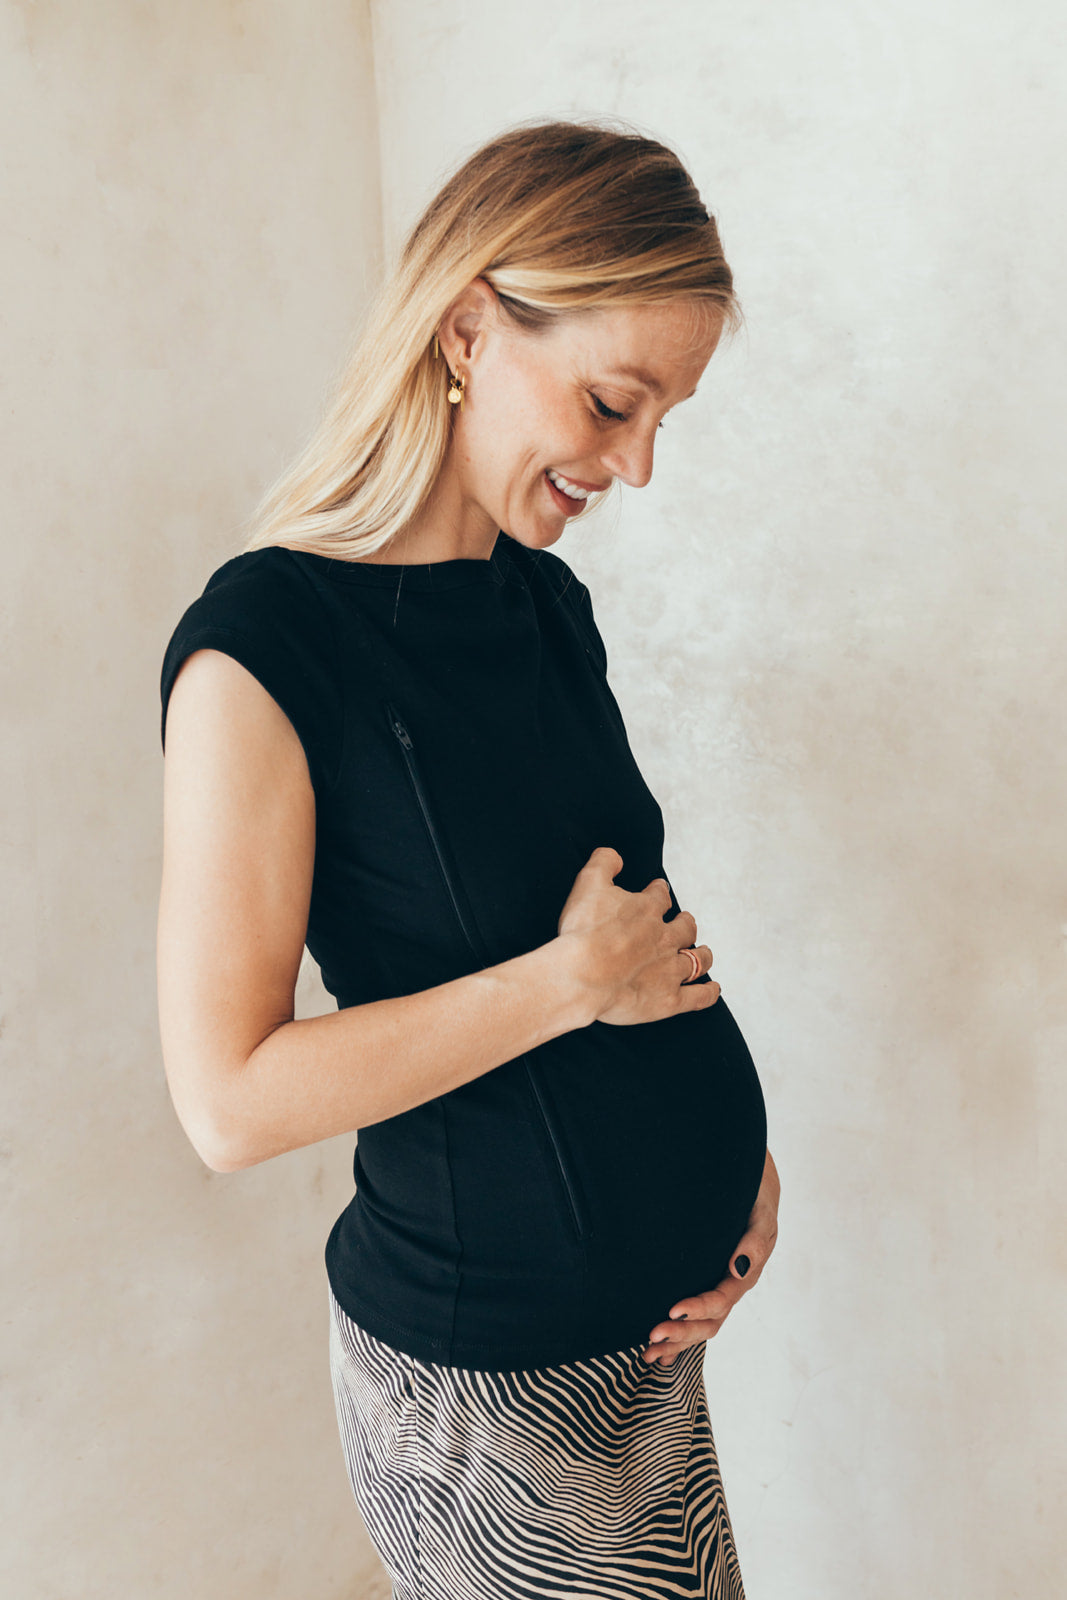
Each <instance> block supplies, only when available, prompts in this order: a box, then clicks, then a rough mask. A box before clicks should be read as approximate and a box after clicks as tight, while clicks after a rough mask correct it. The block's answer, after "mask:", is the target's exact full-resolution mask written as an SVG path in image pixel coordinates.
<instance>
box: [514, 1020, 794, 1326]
mask: <svg viewBox="0 0 1067 1600" xmlns="http://www.w3.org/2000/svg"><path fill="white" fill-rule="evenodd" d="M530 1059H531V1061H532V1063H533V1066H534V1069H535V1072H536V1074H537V1077H538V1079H539V1081H540V1085H541V1090H542V1094H543V1096H544V1099H545V1102H546V1109H547V1112H548V1117H549V1119H550V1122H551V1123H552V1124H554V1126H553V1130H552V1131H553V1134H554V1139H555V1143H556V1145H557V1148H558V1153H559V1158H560V1163H561V1168H562V1170H563V1173H564V1175H565V1178H566V1181H567V1183H568V1185H569V1187H570V1189H571V1192H572V1196H573V1200H574V1208H573V1211H574V1217H575V1219H576V1220H575V1228H576V1231H577V1233H578V1235H579V1238H580V1239H581V1240H582V1241H583V1242H584V1245H585V1250H586V1254H587V1258H588V1259H589V1261H590V1265H591V1267H592V1268H593V1269H594V1271H597V1270H599V1271H600V1272H603V1273H605V1274H607V1275H609V1276H610V1275H611V1274H612V1273H614V1272H616V1271H617V1270H619V1269H622V1270H624V1271H626V1272H628V1273H633V1272H637V1273H639V1274H644V1275H645V1276H646V1278H647V1281H648V1285H649V1291H650V1295H651V1296H652V1298H654V1297H655V1295H654V1294H653V1292H652V1291H653V1286H655V1293H659V1292H660V1291H661V1290H662V1291H665V1292H666V1293H667V1294H668V1295H669V1298H671V1299H679V1298H681V1297H682V1296H683V1295H686V1294H694V1293H699V1292H700V1291H702V1290H704V1289H710V1288H712V1287H713V1286H714V1284H715V1283H717V1282H718V1281H719V1279H720V1278H721V1277H722V1276H723V1274H724V1273H725V1271H726V1266H727V1263H728V1260H729V1256H730V1253H731V1252H732V1250H733V1248H734V1246H735V1245H736V1244H737V1241H738V1239H739V1238H740V1237H741V1234H742V1233H743V1232H744V1230H745V1226H746V1224H747V1219H748V1215H749V1212H750V1211H751V1208H752V1203H753V1201H754V1199H755V1197H756V1193H757V1191H758V1189H759V1184H760V1179H761V1177H762V1173H763V1165H764V1159H765V1155H766V1148H767V1121H766V1110H765V1106H764V1100H763V1093H762V1090H761V1088H760V1083H759V1078H758V1075H757V1073H756V1069H755V1066H754V1064H753V1061H752V1057H751V1055H750V1053H749V1051H748V1048H747V1046H746V1044H745V1041H744V1038H743V1037H742V1035H741V1031H740V1029H739V1028H738V1026H737V1024H736V1022H735V1021H734V1019H733V1016H732V1015H731V1013H730V1011H729V1009H728V1008H727V1006H726V1003H725V1001H723V1000H722V999H720V1000H718V1001H717V1002H716V1004H715V1005H713V1006H711V1007H709V1008H708V1009H707V1010H704V1011H698V1012H686V1013H684V1014H680V1015H678V1016H675V1017H670V1018H666V1019H664V1020H663V1021H660V1022H655V1023H648V1024H641V1025H637V1026H635V1027H612V1026H611V1025H609V1024H607V1023H593V1024H592V1025H591V1026H590V1027H589V1028H585V1029H581V1030H579V1031H578V1032H575V1033H570V1034H565V1035H563V1036H562V1037H561V1038H560V1039H557V1040H552V1041H551V1042H550V1044H548V1045H546V1046H542V1047H541V1049H540V1050H538V1051H535V1052H534V1053H533V1055H532V1056H531V1058H530ZM597 1264H599V1268H598V1266H597ZM675 1285H676V1286H675ZM632 1287H633V1286H632V1283H631V1292H632ZM666 1309H667V1308H666V1307H664V1308H663V1309H662V1310H661V1311H658V1312H657V1313H656V1316H657V1317H659V1316H662V1315H664V1314H665V1313H666Z"/></svg>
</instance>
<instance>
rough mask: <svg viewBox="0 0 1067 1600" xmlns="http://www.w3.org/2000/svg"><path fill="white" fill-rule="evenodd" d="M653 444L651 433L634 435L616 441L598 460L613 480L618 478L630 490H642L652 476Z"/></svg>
mask: <svg viewBox="0 0 1067 1600" xmlns="http://www.w3.org/2000/svg"><path fill="white" fill-rule="evenodd" d="M654 442H655V441H654V435H653V433H652V431H648V432H645V431H642V432H641V433H639V434H638V433H634V434H631V435H629V437H627V438H626V439H618V440H616V441H615V443H614V444H613V445H612V446H611V448H610V449H609V450H607V451H605V452H604V454H603V455H602V456H601V458H600V459H601V460H602V462H603V463H604V467H605V470H606V471H608V472H610V473H611V475H612V477H613V478H620V479H621V480H622V482H623V483H625V484H628V485H629V487H630V488H631V489H643V488H644V487H645V484H646V483H647V482H648V481H649V479H650V478H651V476H652V455H653V448H654Z"/></svg>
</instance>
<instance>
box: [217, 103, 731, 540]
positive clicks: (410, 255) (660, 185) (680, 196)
mask: <svg viewBox="0 0 1067 1600" xmlns="http://www.w3.org/2000/svg"><path fill="white" fill-rule="evenodd" d="M479 277H480V278H483V279H485V281H486V282H487V283H489V284H490V285H491V287H492V288H493V290H494V291H495V292H496V294H497V296H498V298H499V302H500V305H501V307H502V308H503V310H504V312H505V313H506V314H507V315H508V316H509V317H510V318H511V319H512V320H513V321H514V322H515V323H516V324H518V326H520V327H521V328H524V329H526V330H528V331H531V332H536V331H538V330H540V329H543V328H545V327H547V326H548V325H549V324H550V323H551V322H553V321H555V320H556V319H558V318H559V317H560V316H562V315H566V314H575V313H581V312H582V311H585V310H591V309H593V308H595V307H603V306H613V305H621V304H635V303H641V302H643V303H651V302H656V301H664V300H671V299H675V298H684V299H689V300H692V301H696V302H703V303H704V304H705V305H707V306H710V307H714V308H716V309H717V311H718V313H720V314H721V315H722V317H723V319H724V323H725V326H726V327H727V328H729V329H730V330H733V329H736V327H737V326H738V325H739V322H740V310H739V307H738V305H737V301H736V297H735V295H734V290H733V278H732V274H731V272H730V268H729V267H728V265H727V263H726V260H725V257H724V256H723V253H722V245H721V244H720V242H719V234H718V229H717V227H716V224H715V219H714V217H712V216H710V215H709V214H708V212H707V211H706V209H705V207H704V205H703V204H702V202H701V199H700V196H699V194H698V193H697V190H696V188H695V186H694V184H693V180H692V178H691V177H690V176H689V174H688V172H687V171H686V169H685V168H684V166H683V165H682V163H681V162H680V160H679V159H678V157H677V156H676V155H675V154H674V152H673V151H671V150H669V149H667V147H666V146H665V145H662V144H659V143H657V142H656V141H655V140H653V139H649V138H646V137H644V136H643V135H642V134H639V133H636V132H633V131H630V130H622V131H620V130H618V129H617V128H614V127H611V126H606V125H603V124H601V123H592V122H540V123H533V124H525V125H521V126H519V127H516V128H512V129H510V130H509V131H508V132H506V133H504V134H502V135H501V136H500V137H499V138H496V139H493V140H491V141H490V142H489V143H488V144H486V145H483V146H482V148H481V149H480V150H477V151H475V153H474V155H472V156H471V157H470V158H469V160H467V161H465V162H464V163H463V165H462V166H461V167H460V168H459V169H458V170H457V171H456V172H455V173H454V174H453V176H452V177H451V178H450V179H449V180H448V182H447V183H446V184H445V185H444V187H443V188H442V189H441V190H440V192H439V193H438V194H437V195H436V197H435V198H434V199H433V200H432V201H431V202H430V204H429V206H427V208H426V210H425V211H424V212H423V214H422V216H421V217H420V219H419V221H418V222H417V224H416V226H415V228H414V230H413V232H412V234H411V236H410V238H409V239H408V241H407V243H406V245H405V246H404V249H403V252H402V254H401V257H400V261H399V264H398V266H397V270H396V272H395V273H394V275H393V276H392V278H391V279H390V280H389V281H388V282H387V283H386V284H385V285H384V287H383V288H382V289H381V290H380V292H379V293H378V295H377V297H376V298H375V300H374V303H373V305H372V306H371V308H370V311H369V314H368V316H367V318H366V321H365V324H364V331H363V333H362V336H361V338H360V339H359V341H358V343H357V345H356V348H355V351H354V353H353V355H352V358H351V360H350V361H349V364H348V367H347V370H346V372H345V373H344V375H343V377H342V379H341V382H340V385H339V387H338V390H337V393H336V396H335V398H334V400H333V403H332V405H331V406H330V408H329V409H328V411H327V413H326V415H325V417H324V418H323V421H322V423H321V425H320V426H319V428H318V429H317V430H316V432H315V434H314V435H313V437H312V438H311V440H310V442H309V443H308V445H307V447H306V449H305V450H304V452H303V453H302V455H301V456H300V457H299V458H298V459H297V460H296V462H295V463H294V464H293V465H292V467H291V468H290V469H289V470H288V471H287V472H286V473H285V474H284V475H283V476H282V477H281V478H280V479H279V481H278V482H277V483H276V484H275V485H274V487H273V488H272V489H271V490H270V491H269V493H268V494H267V496H266V498H265V499H264V501H263V503H262V505H261V506H260V508H259V510H258V512H257V513H256V517H255V519H254V521H253V530H254V531H253V533H252V535H251V537H250V538H249V539H248V541H247V543H246V544H245V545H244V546H243V549H244V550H245V551H248V550H256V549H262V548H263V547H264V546H266V545H272V544H285V545H286V546H288V547H290V548H292V549H299V550H308V551H311V552H313V553H318V554H321V555H332V556H340V557H342V558H343V557H347V558H349V559H352V558H353V557H360V556H362V557H369V556H371V555H373V554H374V553H375V552H376V551H378V550H381V549H382V547H383V546H384V545H386V544H387V543H388V542H389V540H390V539H391V538H392V537H393V536H394V535H395V534H397V533H399V532H400V530H401V529H403V528H404V527H405V526H406V525H407V524H408V523H409V522H410V521H411V520H412V518H413V517H414V516H415V515H416V513H417V512H418V511H419V510H420V508H421V507H422V505H423V504H424V502H425V500H426V498H427V496H428V495H429V493H430V490H431V489H432V487H433V485H434V482H435V480H436V478H437V475H438V473H439V471H440V470H441V465H442V463H443V461H444V459H445V455H446V453H447V450H448V443H449V438H450V435H451V427H452V413H453V408H452V407H451V406H450V405H449V403H448V399H447V395H446V389H447V369H446V367H445V365H444V362H443V361H439V360H435V359H434V348H433V347H434V335H435V330H436V328H437V326H438V324H439V323H440V321H441V319H442V317H443V316H444V314H445V312H446V311H447V310H448V308H449V306H450V305H451V304H452V302H453V301H454V300H455V299H456V297H457V296H458V295H459V294H460V293H461V292H462V291H463V290H464V289H465V288H466V287H467V285H468V284H470V283H472V282H473V281H474V279H475V278H479Z"/></svg>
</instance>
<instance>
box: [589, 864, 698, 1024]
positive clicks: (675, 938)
mask: <svg viewBox="0 0 1067 1600" xmlns="http://www.w3.org/2000/svg"><path fill="white" fill-rule="evenodd" d="M622 867H623V861H622V857H621V856H620V854H619V852H618V851H617V850H613V849H611V847H610V846H608V845H600V846H598V848H597V849H596V850H594V851H593V853H592V855H591V856H590V857H589V860H588V861H587V862H586V864H585V866H584V867H583V868H582V870H581V871H580V872H579V874H578V876H577V877H576V878H575V880H574V886H573V888H572V889H571V892H570V894H569V895H568V896H567V900H566V903H565V905H564V907H563V910H562V911H561V912H560V918H559V933H560V936H561V938H564V939H572V940H573V941H574V961H575V971H576V973H577V975H578V977H579V979H580V981H581V982H582V984H583V985H585V986H586V987H588V988H589V989H590V990H592V991H593V994H594V999H593V1002H592V1003H593V1004H595V1005H597V1006H598V1009H597V1011H596V1014H595V1016H594V1017H593V1019H592V1020H593V1021H595V1022H611V1023H616V1024H629V1023H635V1022H658V1021H659V1020H660V1018H662V1017H669V1016H673V1015H674V1014H675V1013H676V1012H679V1011H702V1010H704V1009H705V1008H706V1007H707V1006H711V1005H714V1004H715V1002H716V1000H717V999H718V998H719V994H720V989H719V985H718V984H717V983H715V982H714V981H712V982H710V983H697V982H696V981H695V980H696V978H697V976H698V974H697V973H694V972H693V963H692V961H691V959H690V957H689V956H688V955H681V954H679V952H680V951H682V950H684V949H685V948H686V947H687V946H691V945H694V944H695V941H696V936H697V925H696V920H695V918H694V917H693V916H692V915H691V914H690V913H689V912H688V911H679V913H678V915H677V916H676V917H673V918H672V919H671V920H670V922H664V920H663V918H664V914H665V913H666V912H667V911H669V910H670V908H671V892H670V889H669V888H668V887H667V881H666V879H665V878H653V879H652V882H651V883H649V884H646V885H645V887H644V888H643V889H641V890H639V891H638V892H637V893H636V894H633V893H631V892H630V891H629V890H628V889H621V888H620V887H619V886H618V884H616V883H615V882H614V879H615V878H617V877H618V875H619V873H620V872H621V871H622ZM695 954H696V955H697V957H698V958H699V961H700V975H703V974H704V973H706V972H707V971H708V969H709V968H710V966H711V959H712V958H711V951H710V950H709V949H708V947H707V945H706V944H702V945H697V946H696V949H695ZM690 978H692V979H693V980H694V981H693V982H691V983H689V982H686V980H687V979H690Z"/></svg>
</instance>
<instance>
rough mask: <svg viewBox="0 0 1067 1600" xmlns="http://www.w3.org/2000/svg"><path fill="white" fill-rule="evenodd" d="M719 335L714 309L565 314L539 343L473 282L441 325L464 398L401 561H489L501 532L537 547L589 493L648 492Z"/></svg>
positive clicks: (657, 307) (695, 306)
mask: <svg viewBox="0 0 1067 1600" xmlns="http://www.w3.org/2000/svg"><path fill="white" fill-rule="evenodd" d="M721 331H722V317H721V314H720V313H719V312H718V311H717V310H716V308H715V307H713V306H709V305H707V304H701V303H699V302H696V301H693V300H674V301H668V302H664V303H660V304H648V305H629V306H616V307H611V308H605V309H596V310H591V311H581V312H575V313H569V314H567V315H565V316H562V317H560V318H558V319H556V320H555V321H554V322H553V323H552V324H551V325H550V326H549V327H548V328H547V329H546V330H545V331H542V332H537V333H530V332H526V331H524V330H523V329H521V328H518V327H517V326H516V325H515V323H514V322H513V321H512V320H511V319H510V318H509V317H508V316H506V314H505V313H504V312H503V311H502V310H501V308H500V305H499V302H498V301H497V298H496V295H495V294H494V292H493V290H492V289H491V288H490V287H489V285H488V284H485V283H484V282H483V281H482V280H481V279H478V280H476V281H475V283H473V284H472V285H471V286H470V288H469V289H468V290H466V291H465V293H464V294H463V295H462V296H460V297H459V299H458V300H457V301H456V302H455V303H454V305H453V307H452V308H451V309H450V311H449V313H448V315H447V316H446V317H445V318H444V319H442V322H441V327H440V333H439V337H440V343H441V353H442V355H443V357H444V359H445V361H447V363H448V368H449V370H450V371H452V372H458V373H459V374H461V375H462V376H463V377H464V379H465V380H466V391H465V395H464V402H463V406H462V408H461V409H459V408H457V411H456V414H455V417H454V423H455V426H454V430H453V435H452V441H451V445H450V448H449V453H448V456H447V457H446V460H445V463H444V466H443V468H442V471H441V474H440V477H439V480H438V483H437V484H436V485H435V489H434V493H433V495H432V496H431V501H430V502H429V503H428V505H427V506H426V507H425V508H424V511H423V513H420V516H419V518H418V519H417V525H413V526H412V527H411V528H410V529H409V530H408V533H409V534H410V535H411V536H412V538H414V539H415V541H416V543H417V545H418V551H419V553H418V554H417V555H416V554H414V553H411V549H410V540H409V538H408V537H405V538H404V539H403V540H402V541H401V543H402V544H403V545H404V546H405V547H406V548H407V549H408V551H409V553H408V554H406V555H405V556H404V557H403V559H405V560H419V559H422V560H434V559H448V557H449V555H452V556H455V555H464V556H485V555H488V553H489V552H490V550H491V549H492V546H493V543H494V541H495V539H496V533H497V530H498V529H499V528H503V529H504V530H505V532H507V533H509V534H511V536H512V538H514V539H517V540H518V541H519V542H520V543H521V544H524V545H527V546H529V547H530V548H533V549H541V548H544V547H545V546H547V545H551V544H554V543H555V542H556V540H557V539H558V538H559V537H560V535H561V534H562V532H563V530H564V528H565V527H566V524H567V521H568V520H569V519H570V518H571V517H575V516H578V515H580V514H581V512H582V511H583V510H584V508H585V503H586V502H585V496H586V494H587V493H595V492H596V491H599V490H604V489H607V488H608V487H610V485H611V483H612V482H613V481H614V480H615V479H616V478H617V479H619V480H620V481H621V482H622V483H625V484H629V485H630V486H631V487H633V488H641V487H642V486H643V485H644V484H646V483H648V481H649V479H650V478H651V476H652V458H653V448H654V444H655V437H656V430H657V428H658V427H659V425H660V423H661V422H662V421H663V418H664V417H665V415H666V414H667V412H668V411H670V410H671V408H672V407H673V406H676V405H677V404H678V403H679V402H680V401H682V400H685V399H688V397H689V396H690V395H691V394H692V393H693V391H694V389H695V388H696V385H697V382H698V380H699V379H700V376H701V374H702V373H703V371H704V368H705V367H706V366H707V364H708V362H709V361H710V359H711V356H712V354H713V352H714V350H715V346H716V345H717V343H718V340H719V335H720V333H721ZM442 382H443V383H444V382H447V375H446V373H445V371H444V369H443V368H442ZM431 551H432V552H433V553H429V552H431Z"/></svg>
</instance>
